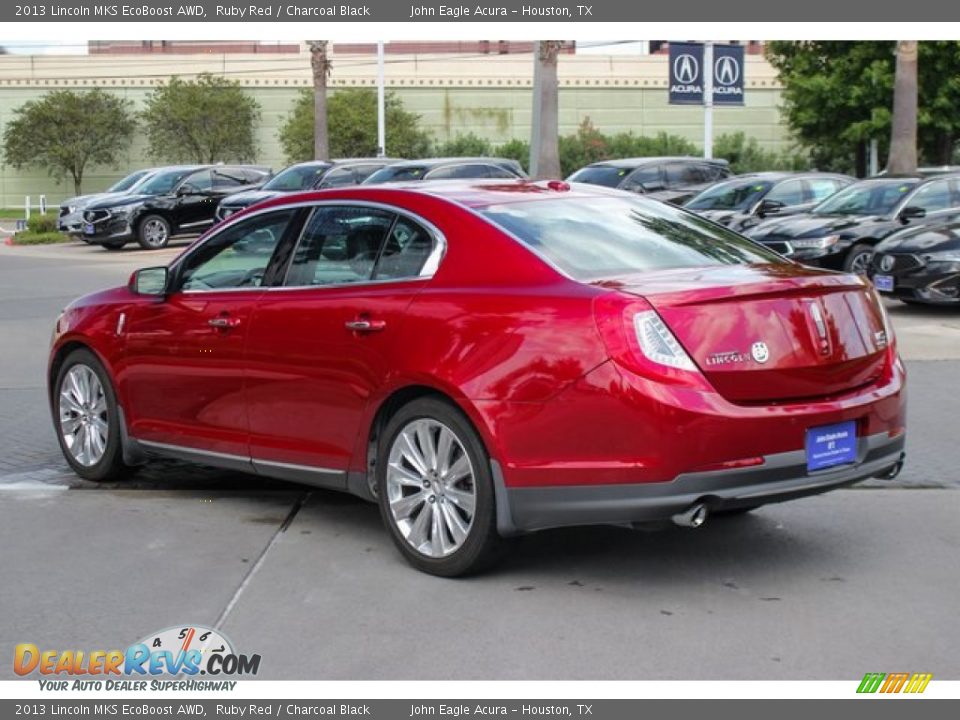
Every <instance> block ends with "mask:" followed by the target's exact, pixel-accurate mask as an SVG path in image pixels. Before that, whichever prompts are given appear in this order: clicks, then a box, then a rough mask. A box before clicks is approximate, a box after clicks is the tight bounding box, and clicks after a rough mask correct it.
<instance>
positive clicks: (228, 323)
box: [207, 317, 240, 330]
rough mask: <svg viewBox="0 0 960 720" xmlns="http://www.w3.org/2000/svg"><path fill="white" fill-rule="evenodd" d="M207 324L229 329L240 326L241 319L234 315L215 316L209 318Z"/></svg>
mask: <svg viewBox="0 0 960 720" xmlns="http://www.w3.org/2000/svg"><path fill="white" fill-rule="evenodd" d="M207 325H209V326H210V327H214V328H218V329H220V330H229V329H231V328H235V327H239V325H240V319H239V318H232V317H215V318H210V319H209V320H207Z"/></svg>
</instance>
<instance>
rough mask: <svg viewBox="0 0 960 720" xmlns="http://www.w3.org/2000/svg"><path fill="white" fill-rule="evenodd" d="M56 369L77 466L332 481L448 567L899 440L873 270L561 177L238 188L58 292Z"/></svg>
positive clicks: (782, 496)
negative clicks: (250, 198) (809, 261)
mask: <svg viewBox="0 0 960 720" xmlns="http://www.w3.org/2000/svg"><path fill="white" fill-rule="evenodd" d="M49 382H50V399H51V405H52V411H53V415H54V421H55V425H56V428H57V433H58V437H59V440H60V444H61V446H62V449H63V453H64V455H65V456H66V459H67V461H68V462H69V463H70V465H71V466H72V467H73V468H74V470H76V472H77V473H78V474H79V475H81V476H82V477H84V478H88V479H90V480H115V479H120V478H123V477H126V476H128V475H129V474H130V473H131V472H132V470H133V469H134V468H135V467H136V466H137V465H139V464H141V463H143V462H146V461H147V460H148V459H149V458H151V457H153V456H168V457H177V458H183V459H188V460H192V461H196V462H199V463H204V464H207V465H214V466H221V467H225V468H235V469H237V470H241V471H245V472H254V473H259V474H262V475H265V476H269V477H273V478H282V479H285V480H294V481H300V482H303V483H309V484H312V485H318V486H322V487H325V488H335V489H338V490H343V491H346V492H350V493H354V494H356V495H359V496H361V497H364V498H367V499H369V500H372V501H376V502H377V503H379V507H380V511H381V513H382V515H383V520H384V523H385V525H386V527H387V529H388V531H389V533H390V535H391V536H392V538H393V540H394V541H395V543H396V545H397V547H398V548H399V549H400V551H401V552H402V553H403V555H404V556H406V558H407V559H408V560H409V561H410V562H411V563H412V564H413V565H415V566H416V567H418V568H420V569H422V570H425V571H427V572H430V573H435V574H437V575H447V576H453V575H460V574H464V573H467V572H472V571H476V570H478V569H480V568H481V567H483V566H485V565H487V564H489V563H490V562H491V561H492V560H493V559H494V558H495V557H497V555H498V552H499V550H500V548H501V547H502V545H503V542H502V540H503V539H504V538H507V537H509V536H511V535H516V534H519V533H525V532H530V531H534V530H540V529H544V528H552V527H558V526H566V525H582V524H595V523H603V524H617V525H646V524H651V523H660V522H663V521H667V520H670V519H673V520H674V521H675V522H677V523H678V524H681V525H687V526H696V525H699V524H701V523H702V522H703V521H704V520H705V519H706V518H707V516H708V514H710V513H734V512H743V511H746V510H749V509H752V508H754V507H757V506H759V505H762V504H765V503H770V502H778V501H782V500H788V499H791V498H795V497H800V496H804V495H810V494H813V493H818V492H823V491H825V490H830V489H832V488H836V487H839V486H843V485H847V484H850V483H853V482H856V481H858V480H862V479H864V478H869V477H892V476H893V475H895V474H896V473H897V472H898V471H899V469H900V466H901V464H902V462H903V457H904V453H903V448H904V440H905V429H904V415H905V390H904V382H905V372H904V368H903V365H902V363H901V361H900V359H899V357H898V355H897V351H896V345H895V340H894V336H893V332H892V330H891V327H890V325H889V322H888V320H887V317H886V314H885V312H884V310H883V308H882V306H881V304H880V301H879V299H878V297H877V295H876V293H875V292H874V291H873V290H872V288H871V286H870V285H869V284H868V283H867V282H866V281H865V280H863V279H862V278H860V277H857V276H854V275H844V274H838V273H833V272H828V271H823V270H817V269H812V268H807V267H803V266H801V265H798V264H796V263H794V262H791V261H789V260H786V259H784V258H782V257H781V256H779V255H777V254H776V253H774V252H772V251H770V250H767V249H765V248H764V247H763V246H761V245H758V244H755V243H754V242H752V241H750V240H747V239H745V238H743V237H741V236H740V235H737V234H736V233H733V232H731V231H729V230H727V229H726V228H723V227H721V226H719V225H716V224H713V223H711V222H710V221H709V220H706V219H703V218H700V217H697V216H696V215H693V214H691V213H689V212H687V211H684V210H682V209H679V208H675V207H670V206H667V205H664V204H660V203H658V202H656V201H652V200H645V199H643V198H640V197H637V196H635V195H629V194H626V193H621V192H619V191H616V190H607V189H604V188H600V187H595V186H587V185H583V186H578V185H573V186H571V185H567V184H566V183H560V182H549V183H532V182H528V181H522V180H518V181H515V182H514V181H499V182H472V183H463V184H461V183H459V182H453V183H447V184H436V183H434V184H431V183H418V184H417V185H416V186H414V185H410V186H391V187H388V188H387V187H383V188H380V187H375V186H371V187H357V188H350V189H343V190H332V191H322V192H313V193H303V194H297V195H288V196H284V197H282V198H278V199H276V200H272V201H268V202H266V203H264V204H260V205H257V206H254V207H253V208H251V209H249V210H247V211H245V212H243V213H240V214H238V215H236V216H234V217H231V218H230V219H229V220H228V221H226V222H225V223H223V224H221V225H219V226H217V227H216V228H215V229H213V230H212V231H211V232H209V233H208V234H207V235H206V236H205V237H203V238H201V239H200V240H198V241H197V242H196V243H194V244H193V245H192V246H191V247H189V248H188V249H187V250H186V251H184V252H183V253H182V254H181V255H180V256H179V257H178V258H177V259H176V260H175V261H174V262H173V263H171V265H170V266H169V267H155V268H147V269H143V270H139V271H137V272H136V273H134V275H133V277H132V278H131V279H130V283H129V285H128V286H127V287H120V288H116V289H112V290H106V291H103V292H99V293H95V294H93V295H89V296H87V297H84V298H81V299H79V300H77V301H75V302H74V303H73V304H71V305H70V306H69V307H68V308H66V310H64V312H63V315H62V316H61V317H60V318H59V320H58V321H57V326H56V332H55V336H54V340H53V347H52V351H51V354H50V365H49Z"/></svg>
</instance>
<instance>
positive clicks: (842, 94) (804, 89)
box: [766, 41, 960, 174]
mask: <svg viewBox="0 0 960 720" xmlns="http://www.w3.org/2000/svg"><path fill="white" fill-rule="evenodd" d="M917 50H918V55H919V61H918V91H919V93H918V116H917V140H918V146H919V153H920V156H921V157H922V158H923V159H924V160H925V161H927V162H930V163H934V164H946V163H949V162H950V159H951V156H952V154H953V152H954V146H955V143H956V140H957V138H958V137H960V114H958V113H957V112H956V108H957V107H958V106H960V43H958V42H956V41H937V42H921V43H919V44H918V48H917ZM766 53H767V59H768V60H769V61H770V63H771V64H772V65H773V66H774V67H775V68H776V69H777V71H778V73H779V77H780V82H781V83H782V84H783V87H784V91H783V101H784V103H783V111H784V115H785V117H786V119H787V122H788V124H789V125H790V128H791V130H792V131H793V133H794V135H795V137H796V139H797V140H798V141H799V142H800V143H801V144H802V145H804V146H806V147H808V148H809V149H810V152H811V158H812V161H813V165H814V166H815V167H818V168H820V169H821V170H828V169H836V170H843V171H849V170H852V169H854V168H856V169H857V171H858V172H859V173H860V174H863V173H864V171H865V170H866V156H867V147H868V145H869V141H870V140H877V142H878V145H879V148H880V152H881V154H884V153H886V152H887V150H888V148H889V141H890V133H891V122H892V116H893V113H892V108H893V86H894V77H895V66H896V55H895V43H893V42H838V41H817V42H793V41H775V42H771V43H768V44H767V48H766Z"/></svg>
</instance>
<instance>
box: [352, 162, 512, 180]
mask: <svg viewBox="0 0 960 720" xmlns="http://www.w3.org/2000/svg"><path fill="white" fill-rule="evenodd" d="M525 177H527V174H526V173H525V172H524V171H523V167H521V165H520V163H518V162H517V161H516V160H510V159H507V158H492V157H477V158H426V159H423V160H403V161H401V162H396V163H393V164H392V165H387V167H385V168H382V169H381V170H377V172H375V173H373V175H371V176H370V177H368V178H367V179H366V180H364V181H363V184H364V185H373V184H376V183H388V182H408V181H412V180H453V179H465V178H466V179H470V178H503V179H504V180H515V179H517V178H525Z"/></svg>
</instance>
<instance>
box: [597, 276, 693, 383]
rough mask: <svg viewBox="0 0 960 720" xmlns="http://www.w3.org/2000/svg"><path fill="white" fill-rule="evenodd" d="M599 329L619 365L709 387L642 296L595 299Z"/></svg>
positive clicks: (662, 378) (615, 294)
mask: <svg viewBox="0 0 960 720" xmlns="http://www.w3.org/2000/svg"><path fill="white" fill-rule="evenodd" d="M593 313H594V318H595V319H596V322H597V330H598V331H599V332H600V337H601V338H602V339H603V343H604V345H605V346H606V348H607V352H608V353H609V354H610V358H611V359H612V360H613V361H614V362H616V363H617V364H618V365H621V366H623V367H624V368H626V369H628V370H630V371H632V372H634V373H637V374H638V375H642V376H643V377H647V378H650V379H652V380H657V381H661V382H669V383H672V384H678V385H689V386H692V387H697V388H701V389H707V388H709V384H708V383H707V381H706V378H704V377H703V375H702V374H701V372H700V370H699V369H698V368H697V366H696V364H695V363H694V362H693V360H691V359H690V356H689V355H688V354H687V351H686V350H684V349H683V346H682V345H681V344H680V342H679V341H678V340H677V338H676V336H675V335H674V334H673V332H671V330H670V328H669V327H667V324H666V323H665V322H664V321H663V319H662V318H661V317H660V315H658V314H657V311H656V310H654V309H653V308H652V307H651V306H650V304H649V303H648V302H647V301H646V300H644V299H643V298H641V297H636V296H632V295H624V294H622V293H619V292H611V293H608V294H606V295H601V296H600V297H598V298H597V299H596V300H595V301H594V305H593Z"/></svg>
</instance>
